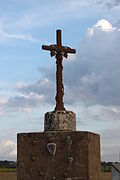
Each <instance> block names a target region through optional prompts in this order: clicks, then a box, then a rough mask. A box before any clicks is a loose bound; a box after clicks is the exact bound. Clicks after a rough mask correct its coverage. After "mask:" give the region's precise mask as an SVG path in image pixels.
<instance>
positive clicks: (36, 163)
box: [17, 131, 101, 180]
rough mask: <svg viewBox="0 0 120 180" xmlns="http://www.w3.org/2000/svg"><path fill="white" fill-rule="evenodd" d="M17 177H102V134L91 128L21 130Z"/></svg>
mask: <svg viewBox="0 0 120 180" xmlns="http://www.w3.org/2000/svg"><path fill="white" fill-rule="evenodd" d="M17 141H18V143H17V144H18V147H17V150H18V166H17V176H18V177H17V180H74V179H76V180H77V179H83V180H100V173H101V162H100V137H99V135H97V134H94V133H91V132H84V131H83V132H82V131H72V132H70V131H62V132H58V131H51V132H47V131H46V132H42V133H21V134H18V136H17Z"/></svg>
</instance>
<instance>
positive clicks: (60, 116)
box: [44, 111, 76, 131]
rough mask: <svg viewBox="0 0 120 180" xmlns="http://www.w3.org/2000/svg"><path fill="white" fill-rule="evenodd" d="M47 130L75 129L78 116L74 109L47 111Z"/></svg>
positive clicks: (45, 125)
mask: <svg viewBox="0 0 120 180" xmlns="http://www.w3.org/2000/svg"><path fill="white" fill-rule="evenodd" d="M44 130H45V131H75V130H76V116H75V113H73V112H72V111H52V112H47V113H46V114H45V118H44Z"/></svg>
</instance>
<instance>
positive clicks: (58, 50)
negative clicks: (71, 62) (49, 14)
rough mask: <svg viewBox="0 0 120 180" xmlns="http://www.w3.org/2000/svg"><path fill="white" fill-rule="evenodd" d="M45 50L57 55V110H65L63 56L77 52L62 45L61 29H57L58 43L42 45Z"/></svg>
mask: <svg viewBox="0 0 120 180" xmlns="http://www.w3.org/2000/svg"><path fill="white" fill-rule="evenodd" d="M42 49H43V50H47V51H50V55H51V57H52V56H55V58H56V66H57V70H56V90H57V93H56V97H55V99H56V107H55V110H63V111H64V110H65V108H64V103H63V95H64V85H63V77H62V71H63V65H62V60H63V57H65V58H67V54H68V53H72V54H75V53H76V50H75V49H72V48H70V47H67V46H62V38H61V30H57V31H56V44H53V45H50V46H47V45H43V46H42Z"/></svg>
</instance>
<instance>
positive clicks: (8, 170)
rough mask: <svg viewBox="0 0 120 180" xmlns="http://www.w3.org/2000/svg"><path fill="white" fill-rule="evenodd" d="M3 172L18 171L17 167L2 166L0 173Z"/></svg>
mask: <svg viewBox="0 0 120 180" xmlns="http://www.w3.org/2000/svg"><path fill="white" fill-rule="evenodd" d="M1 172H17V169H16V168H4V167H1V168H0V173H1Z"/></svg>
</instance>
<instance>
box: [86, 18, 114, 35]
mask: <svg viewBox="0 0 120 180" xmlns="http://www.w3.org/2000/svg"><path fill="white" fill-rule="evenodd" d="M96 29H98V30H99V29H101V30H102V31H104V32H107V33H108V32H111V31H114V30H116V27H113V26H112V24H111V23H110V22H108V21H107V20H106V19H100V20H99V21H97V23H96V24H95V25H93V26H92V28H89V29H88V33H87V34H88V35H89V36H92V35H93V34H94V31H95V30H96Z"/></svg>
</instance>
